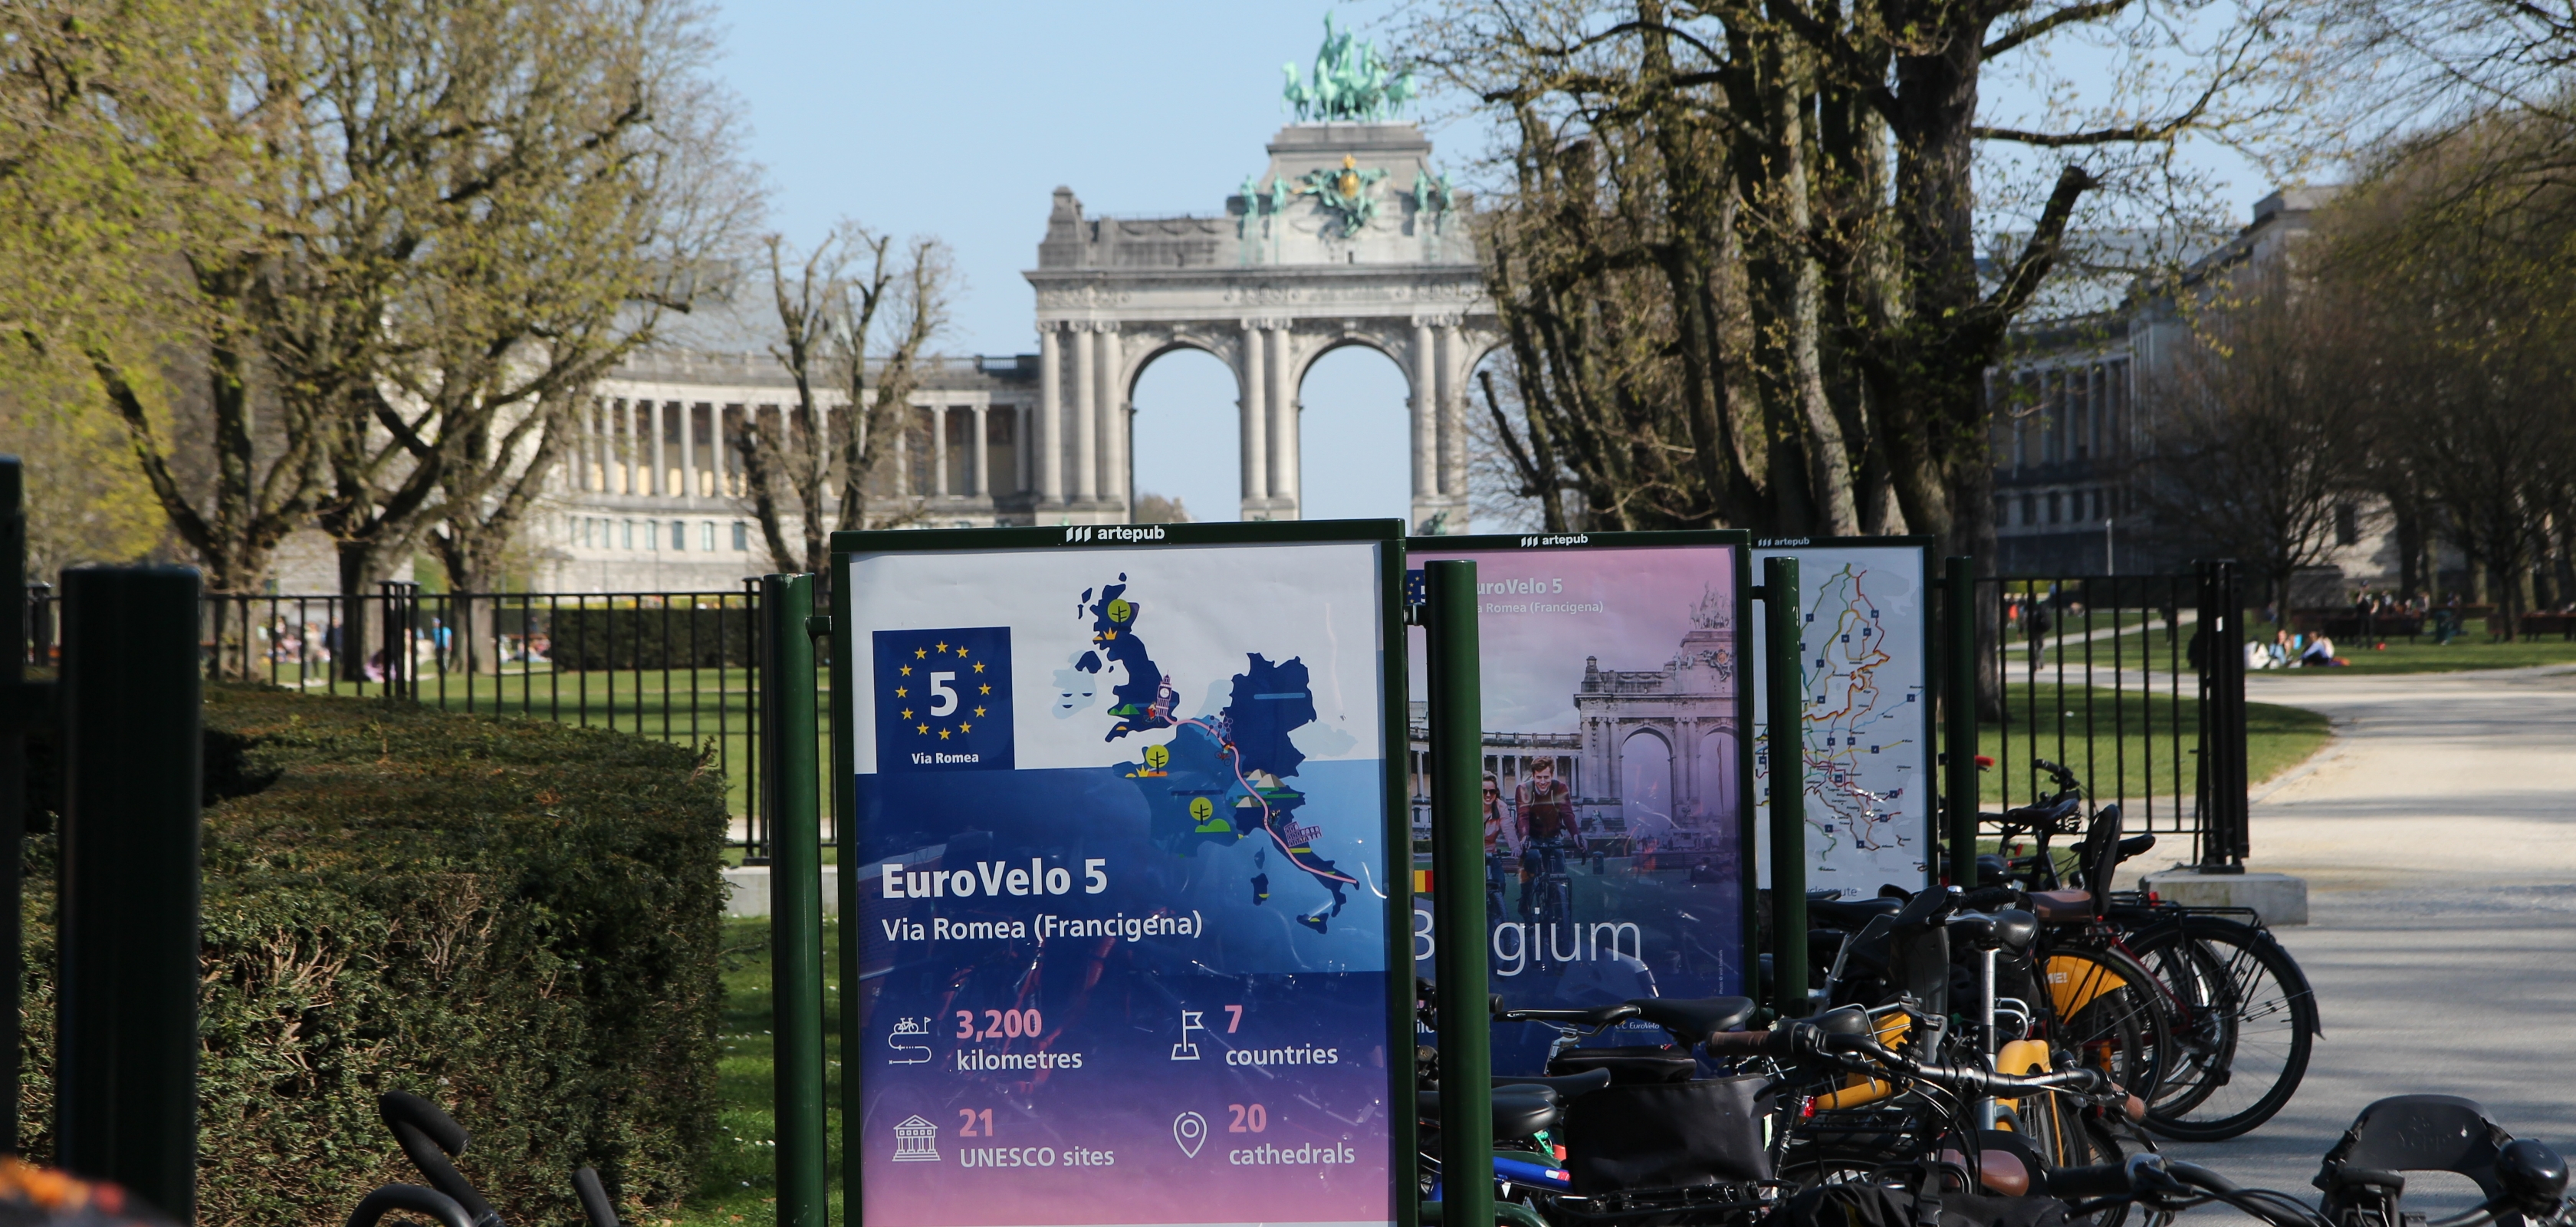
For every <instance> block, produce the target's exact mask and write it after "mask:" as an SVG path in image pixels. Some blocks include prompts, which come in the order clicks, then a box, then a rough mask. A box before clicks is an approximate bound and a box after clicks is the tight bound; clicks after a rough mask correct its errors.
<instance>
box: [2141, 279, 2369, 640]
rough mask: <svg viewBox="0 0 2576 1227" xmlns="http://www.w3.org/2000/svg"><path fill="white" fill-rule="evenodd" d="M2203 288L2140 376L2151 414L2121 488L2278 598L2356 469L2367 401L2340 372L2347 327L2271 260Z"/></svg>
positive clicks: (2314, 557)
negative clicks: (2232, 281)
mask: <svg viewBox="0 0 2576 1227" xmlns="http://www.w3.org/2000/svg"><path fill="white" fill-rule="evenodd" d="M2212 297H2213V299H2215V300H2214V301H2208V302H2203V303H2200V304H2198V310H2197V311H2196V312H2195V313H2194V314H2195V318H2196V321H2197V323H2196V326H2195V328H2194V334H2193V335H2192V336H2190V337H2188V338H2187V339H2186V340H2185V341H2184V343H2183V345H2182V346H2181V348H2180V351H2179V352H2178V353H2175V354H2174V355H2172V356H2171V360H2170V361H2169V362H2167V363H2165V364H2164V365H2162V366H2160V367H2159V368H2157V369H2156V370H2155V371H2154V372H2153V373H2152V374H2150V375H2149V376H2148V377H2147V380H2146V384H2147V386H2146V387H2145V388H2144V389H2143V390H2142V393H2143V395H2145V396H2147V397H2151V398H2152V399H2153V401H2154V403H2155V404H2156V406H2157V417H2156V421H2155V426H2154V428H2153V433H2152V434H2151V437H2150V444H2151V446H2150V448H2149V456H2148V458H2147V459H2146V460H2145V461H2143V467H2144V469H2145V472H2144V473H2143V474H2142V475H2141V476H2142V477H2143V480H2140V481H2138V482H2136V483H2134V485H2133V486H2132V488H2133V489H2135V490H2136V491H2137V492H2138V495H2139V497H2140V498H2141V500H2142V501H2143V502H2144V503H2145V504H2146V508H2147V510H2148V511H2149V512H2150V513H2152V514H2153V516H2154V517H2155V523H2156V525H2157V528H2158V531H2159V532H2161V533H2173V534H2178V535H2179V536H2181V537H2182V538H2184V539H2186V540H2188V541H2190V542H2193V543H2194V544H2195V545H2196V546H2197V547H2199V548H2203V549H2206V550H2209V551H2211V552H2212V553H2213V554H2214V555H2216V556H2223V557H2233V558H2236V559H2238V560H2240V561H2241V562H2243V563H2244V564H2245V565H2246V566H2248V567H2249V568H2250V569H2251V570H2252V571H2253V572H2254V575H2255V576H2256V577H2257V578H2258V579H2260V580H2261V581H2262V582H2263V584H2264V586H2265V590H2266V591H2267V592H2268V593H2269V594H2270V596H2271V599H2273V600H2274V601H2276V602H2282V603H2284V604H2286V602H2287V600H2288V595H2289V584H2290V576H2291V573H2292V572H2294V571H2296V570H2298V569H2299V568H2301V567H2306V566H2314V565H2317V564H2319V563H2321V562H2323V561H2324V560H2325V558H2326V557H2327V555H2328V554H2329V553H2331V552H2332V550H2333V549H2334V547H2335V544H2336V540H2335V530H2336V523H2335V520H2336V515H2337V509H2338V508H2340V507H2343V506H2345V505H2347V504H2349V503H2350V502H2352V501H2353V499H2354V497H2355V496H2356V495H2357V494H2358V493H2359V492H2360V491H2361V490H2362V488H2363V487H2364V485H2365V483H2366V482H2367V480H2368V478H2367V472H2366V469H2365V467H2364V462H2363V457H2364V456H2365V454H2366V453H2367V451H2368V450H2369V449H2368V443H2369V442H2370V437H2371V434H2370V429H2369V427H2370V416H2369V409H2368V406H2367V405H2366V403H2365V402H2363V401H2362V400H2361V399H2360V398H2359V397H2357V396H2355V395H2354V392H2355V391H2356V388H2355V385H2354V384H2353V383H2352V382H2350V381H2349V380H2347V379H2346V378H2345V374H2346V371H2347V369H2348V368H2347V367H2346V365H2345V364H2346V362H2347V360H2348V359H2349V358H2350V356H2351V355H2352V352H2353V350H2354V349H2355V341H2356V340H2357V339H2358V330H2357V329H2356V328H2355V327H2354V326H2353V323H2352V321H2351V320H2350V319H2349V318H2348V317H2347V316H2346V315H2345V314H2344V313H2343V312H2341V311H2339V310H2338V308H2339V307H2340V306H2341V304H2340V303H2339V302H2337V301H2334V300H2332V299H2330V298H2327V297H2324V296H2322V295H2321V294H2319V293H2318V292H2317V291H2316V290H2314V289H2312V288H2305V287H2300V286H2297V285H2295V284H2294V283H2293V282H2292V279H2291V277H2290V276H2289V275H2288V273H2287V271H2286V270H2284V269H2281V268H2277V267H2276V268H2272V269H2268V270H2265V271H2264V272H2263V273H2262V274H2260V275H2259V277H2258V279H2257V280H2256V281H2255V282H2254V283H2253V284H2249V285H2243V286H2229V287H2227V288H2225V289H2224V290H2221V291H2219V292H2218V293H2217V294H2215V295H2213V296H2212Z"/></svg>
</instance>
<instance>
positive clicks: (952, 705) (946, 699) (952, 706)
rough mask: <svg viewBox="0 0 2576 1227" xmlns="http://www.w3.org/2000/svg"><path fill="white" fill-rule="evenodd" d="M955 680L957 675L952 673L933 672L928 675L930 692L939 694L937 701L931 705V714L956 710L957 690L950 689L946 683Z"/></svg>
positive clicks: (944, 713) (942, 714)
mask: <svg viewBox="0 0 2576 1227" xmlns="http://www.w3.org/2000/svg"><path fill="white" fill-rule="evenodd" d="M956 680H957V675H956V674H954V673H933V674H931V675H930V693H932V694H934V695H937V696H939V702H937V703H935V704H932V705H931V708H930V714H931V715H934V716H945V715H947V714H948V713H950V712H953V711H955V710H957V692H956V691H955V690H953V689H951V688H950V687H949V685H948V683H950V682H953V681H956Z"/></svg>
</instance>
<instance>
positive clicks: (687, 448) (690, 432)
mask: <svg viewBox="0 0 2576 1227" xmlns="http://www.w3.org/2000/svg"><path fill="white" fill-rule="evenodd" d="M674 408H677V409H678V410H679V411H680V497H682V498H685V499H688V500H690V501H692V502H694V501H696V500H697V497H698V407H697V406H696V405H695V404H682V405H677V406H674Z"/></svg>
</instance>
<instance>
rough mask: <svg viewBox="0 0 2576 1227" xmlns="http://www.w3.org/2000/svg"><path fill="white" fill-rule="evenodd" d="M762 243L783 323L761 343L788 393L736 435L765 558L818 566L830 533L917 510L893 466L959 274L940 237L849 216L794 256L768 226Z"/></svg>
mask: <svg viewBox="0 0 2576 1227" xmlns="http://www.w3.org/2000/svg"><path fill="white" fill-rule="evenodd" d="M768 247H769V280H770V289H771V293H772V297H773V298H774V299H775V301H776V306H777V311H778V327H779V331H778V337H779V339H778V341H777V343H775V344H773V345H772V346H771V347H770V354H771V355H772V356H773V357H775V358H776V359H777V360H778V364H779V365H780V366H782V367H784V368H786V370H787V374H788V377H789V378H790V379H792V380H793V381H794V382H795V385H796V401H795V403H794V404H792V405H789V406H786V407H785V409H784V410H783V411H782V413H781V414H780V415H779V416H777V417H771V416H769V415H761V414H746V415H745V416H744V418H743V425H742V429H741V433H740V435H739V437H738V438H737V441H736V443H735V446H736V447H737V449H738V450H739V451H740V453H741V455H742V457H743V469H744V476H745V478H746V484H747V486H748V489H749V494H748V495H747V496H746V497H747V500H748V501H749V503H750V504H751V511H752V515H753V517H754V518H755V519H757V520H758V521H759V522H760V532H761V539H762V541H763V542H764V543H766V544H767V546H768V548H769V556H770V559H771V561H772V563H773V565H776V566H778V567H781V568H784V569H790V570H803V571H815V572H819V571H821V570H823V569H824V567H825V566H827V565H828V564H829V562H830V560H831V533H832V532H834V531H850V530H857V529H868V528H890V527H894V526H896V525H900V524H904V523H908V522H911V521H912V520H914V519H917V518H918V517H919V516H920V514H921V507H922V504H921V502H920V500H919V499H918V498H915V497H912V496H911V495H909V494H902V493H897V492H896V491H895V490H893V489H892V486H893V485H894V482H893V481H892V480H891V478H890V475H889V472H888V464H889V462H890V461H891V460H893V458H894V457H895V456H896V454H897V453H898V451H899V450H900V449H901V448H902V440H903V439H904V438H905V437H906V435H907V434H908V433H909V431H910V429H911V426H912V416H913V413H912V407H911V397H912V393H913V390H914V389H915V388H916V387H917V386H919V380H920V368H921V364H922V363H923V362H924V361H925V360H927V357H928V355H927V353H926V349H927V347H928V346H929V345H930V344H931V342H933V341H934V340H936V339H937V338H938V337H939V336H940V335H941V334H942V333H943V332H944V331H945V330H946V329H947V327H948V306H949V300H950V298H951V296H952V295H953V294H954V292H955V285H956V272H955V266H954V265H953V264H952V263H951V262H950V259H949V255H948V249H947V247H946V246H945V245H943V244H941V243H940V242H939V241H938V240H936V239H929V238H915V239H913V240H911V241H910V242H908V243H906V244H904V245H903V246H902V247H900V248H898V247H897V246H896V245H895V242H894V239H893V236H891V235H883V234H878V233H876V232H874V231H871V230H869V229H867V228H866V227H864V226H860V225H858V224H856V223H852V222H845V223H843V224H842V225H840V226H839V227H837V228H835V229H834V231H833V232H832V234H831V235H830V236H829V237H827V238H825V239H824V241H823V242H822V243H821V244H819V245H817V246H816V247H815V248H814V250H813V251H811V252H809V253H807V254H806V256H805V258H804V259H803V260H801V261H796V260H794V259H793V257H791V256H790V255H789V254H788V253H787V249H786V244H785V241H784V240H783V239H781V238H779V237H777V236H775V235H773V236H771V237H770V238H769V239H768ZM790 263H795V264H797V265H798V268H797V271H795V272H794V273H790V272H789V271H788V265H789V264H790ZM791 526H792V528H793V530H794V533H795V536H796V538H797V540H795V541H794V542H793V543H791V542H790V540H789V536H790V529H791Z"/></svg>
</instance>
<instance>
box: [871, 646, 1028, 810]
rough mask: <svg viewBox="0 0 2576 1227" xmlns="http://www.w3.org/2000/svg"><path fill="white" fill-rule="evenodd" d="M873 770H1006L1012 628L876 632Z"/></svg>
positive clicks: (1009, 759) (1009, 747) (1010, 746)
mask: <svg viewBox="0 0 2576 1227" xmlns="http://www.w3.org/2000/svg"><path fill="white" fill-rule="evenodd" d="M876 704H877V770H878V771H879V772H880V773H885V774H892V773H896V772H907V771H1009V770H1011V769H1012V762H1013V755H1014V745H1013V741H1012V733H1011V628H1009V627H1007V626H968V627H950V628H948V629H946V630H925V631H878V632H876Z"/></svg>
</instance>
